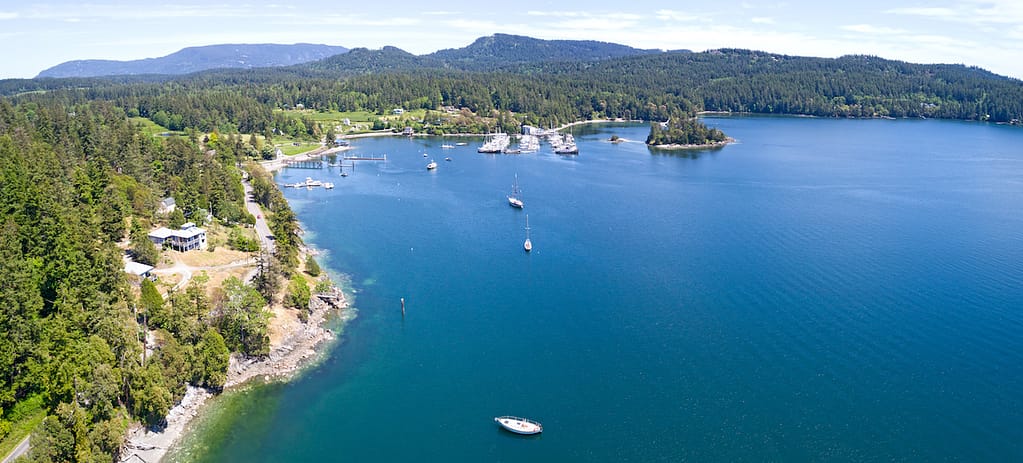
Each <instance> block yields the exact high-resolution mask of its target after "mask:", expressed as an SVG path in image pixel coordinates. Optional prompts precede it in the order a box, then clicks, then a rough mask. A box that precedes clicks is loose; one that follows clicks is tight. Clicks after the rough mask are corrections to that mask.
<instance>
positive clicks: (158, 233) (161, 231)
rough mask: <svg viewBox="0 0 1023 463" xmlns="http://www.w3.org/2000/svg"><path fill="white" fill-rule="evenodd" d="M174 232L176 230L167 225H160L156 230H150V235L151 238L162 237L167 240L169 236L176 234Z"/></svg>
mask: <svg viewBox="0 0 1023 463" xmlns="http://www.w3.org/2000/svg"><path fill="white" fill-rule="evenodd" d="M174 232H175V230H171V229H169V228H167V227H160V228H157V229H156V230H153V231H151V232H149V237H150V238H160V239H163V240H165V239H167V238H170V237H171V236H174Z"/></svg>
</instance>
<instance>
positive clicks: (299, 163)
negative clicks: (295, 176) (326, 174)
mask: <svg viewBox="0 0 1023 463" xmlns="http://www.w3.org/2000/svg"><path fill="white" fill-rule="evenodd" d="M284 167H288V168H292V169H322V168H323V161H322V160H321V159H320V158H316V159H302V160H292V159H285V160H284Z"/></svg>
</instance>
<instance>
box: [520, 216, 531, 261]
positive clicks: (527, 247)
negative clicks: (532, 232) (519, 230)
mask: <svg viewBox="0 0 1023 463" xmlns="http://www.w3.org/2000/svg"><path fill="white" fill-rule="evenodd" d="M522 249H525V250H526V252H529V251H532V250H533V242H532V241H530V240H529V214H526V242H525V243H522Z"/></svg>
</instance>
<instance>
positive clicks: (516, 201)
mask: <svg viewBox="0 0 1023 463" xmlns="http://www.w3.org/2000/svg"><path fill="white" fill-rule="evenodd" d="M521 193H522V192H521V191H519V176H518V175H516V176H515V183H513V184H512V192H511V194H510V195H508V205H509V206H511V207H514V208H517V209H522V206H524V205H525V204H523V203H522V199H520V198H519V195H520V194H521Z"/></svg>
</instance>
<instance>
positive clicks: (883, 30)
mask: <svg viewBox="0 0 1023 463" xmlns="http://www.w3.org/2000/svg"><path fill="white" fill-rule="evenodd" d="M842 30H847V31H850V32H859V33H861V34H870V35H896V34H905V33H906V32H907V31H906V30H905V29H896V28H892V27H883V26H872V25H870V24H849V25H846V26H842Z"/></svg>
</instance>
